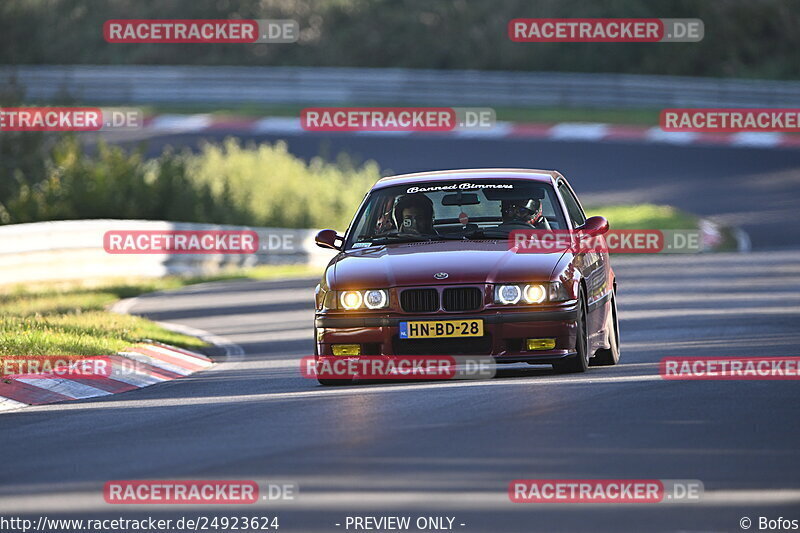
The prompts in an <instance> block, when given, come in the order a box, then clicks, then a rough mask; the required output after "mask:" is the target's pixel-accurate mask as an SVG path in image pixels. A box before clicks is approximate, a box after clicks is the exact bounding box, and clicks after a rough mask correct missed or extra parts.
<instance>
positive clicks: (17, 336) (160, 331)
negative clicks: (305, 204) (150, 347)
mask: <svg viewBox="0 0 800 533" xmlns="http://www.w3.org/2000/svg"><path fill="white" fill-rule="evenodd" d="M319 273H320V271H319V269H313V268H309V267H307V266H305V265H275V266H272V265H265V266H260V267H255V268H252V269H249V270H246V271H244V270H241V271H232V272H226V273H223V274H220V275H216V276H203V277H191V278H181V277H168V278H163V279H156V280H141V281H137V280H126V281H123V282H115V281H110V282H106V283H104V284H101V285H95V286H90V285H86V284H77V283H59V284H42V285H39V286H27V287H20V286H10V287H5V288H3V289H0V358H2V357H4V356H20V355H64V356H75V357H80V356H91V355H109V354H112V353H115V352H117V351H120V350H124V349H125V348H129V347H130V346H132V345H133V344H136V343H137V342H141V341H142V340H144V339H152V340H155V341H160V342H164V343H167V344H172V345H175V346H181V347H184V348H188V349H193V350H197V349H200V348H202V347H203V346H204V345H205V343H204V342H203V341H201V340H199V339H197V338H195V337H190V336H187V335H181V334H178V333H174V332H171V331H168V330H166V329H164V328H162V327H160V326H158V325H157V324H155V323H154V322H151V321H149V320H146V319H144V318H140V317H133V316H128V315H120V314H116V313H112V312H110V311H108V310H107V309H108V307H109V306H110V305H111V304H113V303H114V302H116V301H117V300H119V299H121V298H130V297H133V296H137V295H139V294H144V293H147V292H153V291H163V290H171V289H176V288H180V287H183V286H185V285H189V284H194V283H201V282H208V281H217V280H229V279H230V280H232V279H244V278H248V279H276V278H285V277H294V276H297V277H300V276H312V275H317V274H319Z"/></svg>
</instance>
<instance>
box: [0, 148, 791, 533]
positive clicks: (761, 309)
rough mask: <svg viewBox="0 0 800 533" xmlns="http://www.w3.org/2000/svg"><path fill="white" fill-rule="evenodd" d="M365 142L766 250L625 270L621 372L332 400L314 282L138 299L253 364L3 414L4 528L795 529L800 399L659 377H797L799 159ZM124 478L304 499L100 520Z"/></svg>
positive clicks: (784, 384) (749, 384)
mask: <svg viewBox="0 0 800 533" xmlns="http://www.w3.org/2000/svg"><path fill="white" fill-rule="evenodd" d="M304 139H305V138H304ZM163 141H164V142H167V140H166V139H164V140H163ZM184 141H185V142H187V143H190V144H191V142H193V140H192V139H184ZM169 142H171V143H173V144H177V143H176V142H175V138H173V139H171V140H169ZM302 142H306V143H313V142H314V141H313V140H309V139H305V140H304V141H301V140H300V139H299V138H298V139H292V140H291V141H290V143H292V146H293V149H294V150H296V151H298V152H301V151H302V150H303V148H302V146H301V145H302ZM358 142H359V143H361V144H359V145H358V146H359V147H361V152H360V153H361V154H362V155H363V156H365V157H374V158H376V159H378V160H379V161H380V162H381V164H382V165H383V166H388V167H392V168H393V169H394V170H396V171H407V170H420V169H423V168H428V167H435V168H446V167H452V166H488V165H500V164H502V165H503V166H540V167H545V168H550V167H553V168H558V169H560V170H562V171H563V172H564V173H565V175H567V176H568V177H569V178H570V179H571V180H572V182H573V184H574V185H575V188H576V189H577V191H578V193H579V194H581V195H582V196H583V197H584V198H585V197H586V196H587V193H593V194H595V195H597V196H598V197H599V195H600V194H602V195H609V196H608V198H614V199H618V201H620V202H623V201H629V200H631V199H635V200H649V201H657V202H671V199H672V198H675V199H677V201H675V202H672V203H675V204H677V205H680V206H681V207H686V208H688V209H692V208H693V206H695V207H696V208H695V209H694V211H695V212H698V213H701V214H708V215H717V216H721V217H724V216H729V217H734V216H741V217H743V219H744V220H745V221H746V222H747V224H745V227H746V229H748V230H750V234H751V237H752V240H753V247H754V250H756V251H754V252H753V253H750V254H715V255H702V256H677V255H672V256H666V255H664V256H652V257H636V258H632V257H624V258H614V259H613V261H612V263H613V265H614V268H615V270H616V272H617V276H618V282H619V293H618V294H619V296H618V298H619V306H620V318H621V330H622V361H621V364H620V365H618V366H616V367H607V368H592V369H590V371H589V372H588V373H587V374H583V375H577V376H562V375H555V374H553V372H552V371H551V370H550V369H549V368H544V367H528V366H521V367H520V366H513V367H509V368H508V369H503V370H501V373H500V375H499V376H498V377H497V378H495V379H493V380H489V381H458V382H438V383H420V382H417V383H392V384H368V385H362V386H352V387H343V388H324V387H320V386H318V385H317V383H316V381H312V380H308V379H304V378H303V377H301V376H300V373H299V363H298V359H299V357H301V356H304V355H310V354H311V353H312V329H311V325H312V317H313V309H312V307H313V292H312V289H313V286H314V284H315V280H296V281H282V282H253V281H237V282H218V283H211V284H205V285H197V286H193V287H189V288H186V289H184V290H182V291H180V293H178V294H177V295H176V294H174V293H171V294H169V295H165V294H153V295H148V296H145V297H141V298H139V299H138V300H137V301H136V302H134V303H133V305H132V308H131V312H133V313H135V314H141V315H144V316H147V317H150V318H153V319H155V320H160V321H168V322H172V323H177V324H182V325H185V326H189V327H194V328H200V329H203V330H207V331H209V332H212V333H214V334H216V335H219V336H222V337H224V338H225V339H226V340H228V341H229V342H232V343H235V344H236V345H238V346H239V347H241V350H242V353H237V352H234V353H232V354H229V355H227V356H225V355H223V354H219V361H221V362H220V364H219V365H218V366H217V367H215V368H214V369H211V370H209V371H206V372H202V373H199V374H196V375H194V376H192V377H189V378H187V379H182V380H177V381H173V382H170V383H166V384H162V385H157V386H154V387H150V388H148V389H144V390H141V391H135V392H131V393H125V394H121V395H117V396H115V397H111V398H106V399H102V400H88V401H82V402H72V403H67V404H61V405H52V406H43V407H33V408H27V409H24V410H22V411H18V412H11V413H6V414H3V415H2V417H0V418H2V421H1V422H2V428H3V432H2V437H0V442H2V450H3V468H2V469H0V479H2V481H0V512H2V514H6V515H8V514H14V515H28V516H40V515H42V514H44V513H46V514H48V516H56V515H57V514H58V515H61V516H72V517H76V516H80V517H93V518H96V517H118V516H126V517H127V516H131V517H132V516H135V515H150V516H168V515H169V516H181V515H183V516H197V515H202V514H205V515H209V514H228V515H232V514H247V515H250V516H254V515H275V514H277V515H278V516H279V517H280V520H281V522H280V524H281V529H280V531H284V532H292V531H302V532H317V531H320V532H321V531H338V530H341V531H345V528H344V527H343V524H344V521H345V519H346V517H347V516H365V515H384V516H385V515H410V516H412V517H413V518H416V517H418V516H448V517H455V521H454V530H456V531H475V532H495V531H514V532H517V531H547V532H552V531H590V530H591V531H597V530H603V531H615V532H617V531H632V532H633V531H636V532H639V531H741V529H740V526H739V521H740V519H741V518H742V517H744V516H747V517H749V518H751V519H752V520H753V522H754V523H757V519H758V517H759V516H766V517H769V518H777V517H779V516H782V517H788V518H800V481H799V480H800V450H798V447H797V444H796V443H797V440H798V437H800V429H798V424H797V408H796V406H797V405H798V401H800V389H798V386H797V382H795V381H727V382H726V381H696V382H691V381H682V382H674V381H665V380H662V379H661V378H660V376H659V373H658V362H659V360H660V359H661V358H662V357H664V356H675V355H686V356H712V355H713V356H721V357H724V356H756V355H797V350H798V345H800V328H798V326H800V248H798V246H800V236H798V235H797V233H796V232H792V231H787V230H786V229H783V230H782V231H780V232H778V233H774V232H775V231H776V230H778V229H780V228H782V227H785V226H789V227H794V226H795V224H793V217H794V216H796V214H797V212H798V210H797V205H798V202H800V195H798V185H800V177H798V172H797V169H798V168H800V151H789V150H757V149H739V150H732V149H721V148H705V149H701V148H694V147H672V146H644V145H640V146H638V147H634V146H633V145H629V144H623V143H603V144H591V143H566V142H564V143H552V142H551V143H531V142H530V141H526V142H525V143H521V142H520V143H516V142H509V143H499V142H498V143H492V142H491V141H482V142H481V143H480V146H481V147H482V148H481V149H478V148H477V146H478V145H472V144H471V143H473V142H476V141H466V140H464V141H444V140H442V141H436V142H439V143H444V144H440V145H438V146H435V143H433V142H429V143H428V144H426V143H423V142H420V141H416V142H417V145H415V146H416V147H417V148H419V150H416V149H412V148H411V147H410V146H408V145H406V144H403V143H406V142H411V141H409V140H407V139H399V140H398V141H397V142H398V144H397V145H393V144H392V143H394V142H395V141H391V143H387V142H386V141H385V140H384V141H383V143H384V145H383V146H382V147H380V148H379V147H378V145H379V144H380V140H377V139H374V138H367V137H361V138H359V141H358ZM448 143H456V144H452V145H451V144H448ZM450 146H454V147H455V148H453V150H452V151H448V147H450ZM373 148H374V149H375V152H374V153H373V152H371V151H370V150H371V149H373ZM403 163H405V164H403ZM612 165H613V167H612ZM750 180H751V181H750ZM736 184H738V186H734V185H736ZM710 191H717V192H718V193H719V196H712V193H711V192H710ZM739 207H741V209H739ZM795 248H797V249H795ZM520 478H540V479H542V478H553V479H581V478H584V479H587V478H588V479H591V478H601V479H612V478H613V479H697V480H700V481H702V482H703V484H704V486H705V494H704V497H703V499H702V500H701V501H700V502H695V503H687V504H671V503H662V504H655V505H646V504H630V505H611V504H606V505H603V504H595V505H565V504H551V505H540V504H512V503H510V502H509V500H508V496H507V488H508V484H509V482H510V481H512V480H514V479H520ZM121 479H255V480H262V481H269V480H286V481H291V482H295V483H297V484H298V485H299V487H300V496H299V497H298V498H297V499H296V500H295V501H278V502H265V503H259V504H254V505H251V506H249V507H247V508H244V509H242V508H239V509H231V508H219V507H217V508H214V509H208V508H204V509H198V508H187V509H180V510H176V509H168V510H165V509H164V508H163V507H160V508H159V507H150V508H137V507H134V508H131V507H124V506H111V505H108V504H106V503H104V501H103V498H102V488H103V484H104V482H106V481H108V480H121ZM234 511H235V512H234ZM336 524H342V525H341V526H337V525H336ZM461 524H464V525H463V526H462V525H461ZM752 529H753V530H756V529H757V527H756V525H754V527H753V528H752Z"/></svg>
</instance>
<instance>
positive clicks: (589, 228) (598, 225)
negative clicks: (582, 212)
mask: <svg viewBox="0 0 800 533" xmlns="http://www.w3.org/2000/svg"><path fill="white" fill-rule="evenodd" d="M575 231H580V232H581V233H585V234H586V235H589V236H593V235H603V234H605V233H607V232H608V220H606V218H605V217H589V218H587V219H586V222H584V223H583V225H582V226H578V227H577V228H575Z"/></svg>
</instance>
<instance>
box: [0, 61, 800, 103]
mask: <svg viewBox="0 0 800 533" xmlns="http://www.w3.org/2000/svg"><path fill="white" fill-rule="evenodd" d="M10 82H15V83H18V84H19V85H20V86H22V87H24V88H25V91H26V93H25V94H26V100H28V101H31V102H65V101H66V102H69V101H74V102H80V103H92V104H94V103H97V104H105V103H108V104H177V105H180V104H247V103H250V104H253V103H254V104H300V105H306V104H308V105H370V104H374V105H432V106H436V105H440V106H495V107H504V106H508V107H515V106H524V107H528V106H551V107H608V108H615V107H639V108H659V107H703V106H705V107H798V106H800V82H795V81H771V80H740V79H717V78H690V77H676V76H640V75H628V74H580V73H554V72H504V71H470V70H412V69H376V68H331V67H324V68H323V67H320V68H307V67H206V66H137V65H127V66H92V65H69V66H63V65H27V66H2V67H0V83H4V84H5V83H10Z"/></svg>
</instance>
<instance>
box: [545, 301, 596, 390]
mask: <svg viewBox="0 0 800 533" xmlns="http://www.w3.org/2000/svg"><path fill="white" fill-rule="evenodd" d="M575 351H576V352H577V353H576V354H575V355H573V356H572V357H570V358H569V359H567V360H565V361H561V362H558V363H555V364H554V365H553V369H555V371H556V372H559V373H562V374H575V373H579V372H586V371H587V370H588V369H589V334H588V332H587V331H586V296H585V294H584V292H583V288H581V291H580V294H579V297H578V320H577V328H576V332H575Z"/></svg>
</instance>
